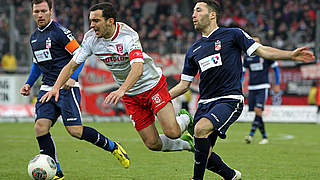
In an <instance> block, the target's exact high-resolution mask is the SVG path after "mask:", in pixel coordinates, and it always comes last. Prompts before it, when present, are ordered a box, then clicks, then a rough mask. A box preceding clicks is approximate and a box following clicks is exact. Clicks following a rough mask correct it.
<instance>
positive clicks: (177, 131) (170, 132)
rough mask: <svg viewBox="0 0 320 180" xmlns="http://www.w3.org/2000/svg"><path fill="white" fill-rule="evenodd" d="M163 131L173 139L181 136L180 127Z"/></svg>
mask: <svg viewBox="0 0 320 180" xmlns="http://www.w3.org/2000/svg"><path fill="white" fill-rule="evenodd" d="M163 133H164V134H165V135H166V136H167V137H169V138H171V139H177V138H179V137H180V136H181V130H180V129H168V130H163Z"/></svg>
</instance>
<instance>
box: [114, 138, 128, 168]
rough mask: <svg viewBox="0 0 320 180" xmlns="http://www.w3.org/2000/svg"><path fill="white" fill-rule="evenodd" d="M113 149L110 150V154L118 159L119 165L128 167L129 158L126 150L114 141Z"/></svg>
mask: <svg viewBox="0 0 320 180" xmlns="http://www.w3.org/2000/svg"><path fill="white" fill-rule="evenodd" d="M115 144H116V146H115V149H114V150H113V151H112V154H113V155H114V156H115V157H116V158H117V159H118V160H119V161H120V163H121V165H122V166H123V167H124V168H128V167H129V166H130V159H129V156H128V154H127V152H126V151H125V150H124V149H123V148H122V146H121V145H120V143H118V142H115Z"/></svg>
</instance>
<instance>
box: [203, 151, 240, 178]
mask: <svg viewBox="0 0 320 180" xmlns="http://www.w3.org/2000/svg"><path fill="white" fill-rule="evenodd" d="M207 169H208V170H210V171H212V172H215V173H217V174H219V175H220V176H222V177H223V178H224V179H225V180H229V179H230V180H231V179H232V178H233V176H234V175H235V172H234V170H233V169H231V168H230V167H229V166H228V165H227V164H226V163H225V162H223V160H222V159H221V158H220V156H219V155H218V154H216V153H214V152H211V155H210V157H209V159H208V163H207Z"/></svg>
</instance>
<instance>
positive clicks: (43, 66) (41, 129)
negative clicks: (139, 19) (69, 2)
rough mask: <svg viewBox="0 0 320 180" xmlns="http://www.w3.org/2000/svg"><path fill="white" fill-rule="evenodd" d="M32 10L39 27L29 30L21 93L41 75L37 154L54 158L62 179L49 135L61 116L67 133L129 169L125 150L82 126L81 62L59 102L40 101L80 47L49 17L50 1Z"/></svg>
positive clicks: (36, 2)
mask: <svg viewBox="0 0 320 180" xmlns="http://www.w3.org/2000/svg"><path fill="white" fill-rule="evenodd" d="M32 13H33V17H34V20H35V22H36V23H37V25H38V28H37V29H36V30H35V31H34V32H33V33H32V35H31V38H30V44H31V47H32V52H33V60H34V63H33V66H32V69H31V72H30V75H29V78H28V80H27V82H26V83H25V85H24V86H23V87H22V88H21V90H20V93H21V94H22V95H24V96H28V95H29V94H30V90H31V87H32V85H33V84H34V82H35V81H36V80H37V79H38V78H39V76H40V75H41V74H42V75H43V77H42V85H41V88H40V92H39V95H38V100H37V103H36V105H35V106H36V120H35V126H34V129H35V133H36V137H37V141H38V144H39V147H40V153H42V154H47V155H49V156H51V157H52V158H53V159H55V160H56V162H57V165H58V169H57V174H56V177H55V179H60V180H61V179H64V175H63V173H62V171H61V168H60V164H59V162H58V160H57V158H56V157H57V156H56V146H55V143H54V141H53V138H52V137H51V135H50V132H49V130H50V128H51V127H52V126H53V125H54V124H55V122H56V121H57V118H58V117H59V116H60V115H61V116H62V120H63V123H64V125H65V128H66V130H67V131H68V133H69V134H70V135H71V136H73V137H75V138H78V139H81V140H85V141H88V142H90V143H92V144H94V145H96V146H98V147H100V148H102V149H104V150H106V151H109V152H111V153H112V154H113V155H114V156H115V157H116V158H117V159H119V161H120V163H121V164H122V166H123V167H125V168H128V167H129V164H130V161H129V158H128V156H127V154H126V152H125V151H124V149H123V148H122V147H121V146H120V144H118V143H117V142H113V141H112V140H110V139H108V138H106V137H105V136H104V135H102V134H101V133H99V132H98V131H96V130H95V129H93V128H91V127H87V126H82V122H81V112H80V89H79V83H78V75H79V73H80V71H81V69H82V66H83V64H84V63H82V65H81V66H79V68H78V69H77V70H76V71H75V72H74V73H73V74H72V76H71V78H70V79H69V80H68V81H67V82H66V83H65V84H64V86H63V87H62V88H61V89H60V94H61V96H60V98H59V100H58V101H55V100H53V99H52V100H51V101H49V102H43V103H41V102H39V100H40V98H41V97H42V96H43V95H44V94H45V93H46V92H48V91H50V90H51V89H52V86H53V85H54V83H55V82H56V79H57V77H58V75H59V73H60V71H61V70H62V68H63V67H64V66H65V65H66V64H68V63H69V61H70V60H71V58H72V56H73V54H75V53H76V52H77V50H78V48H79V44H78V42H77V41H76V40H75V39H74V37H73V35H72V33H71V31H69V30H68V29H66V28H64V27H63V26H61V25H60V24H58V23H57V22H55V21H53V20H52V19H51V15H52V2H51V0H33V1H32Z"/></svg>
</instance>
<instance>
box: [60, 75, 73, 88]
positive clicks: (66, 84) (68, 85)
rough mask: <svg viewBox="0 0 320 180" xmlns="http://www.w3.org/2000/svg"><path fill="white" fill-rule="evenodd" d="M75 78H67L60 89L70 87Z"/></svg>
mask: <svg viewBox="0 0 320 180" xmlns="http://www.w3.org/2000/svg"><path fill="white" fill-rule="evenodd" d="M75 83H76V80H74V79H72V78H69V79H68V81H67V82H66V83H65V84H64V85H63V86H62V89H71V88H73V87H74V84H75Z"/></svg>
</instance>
